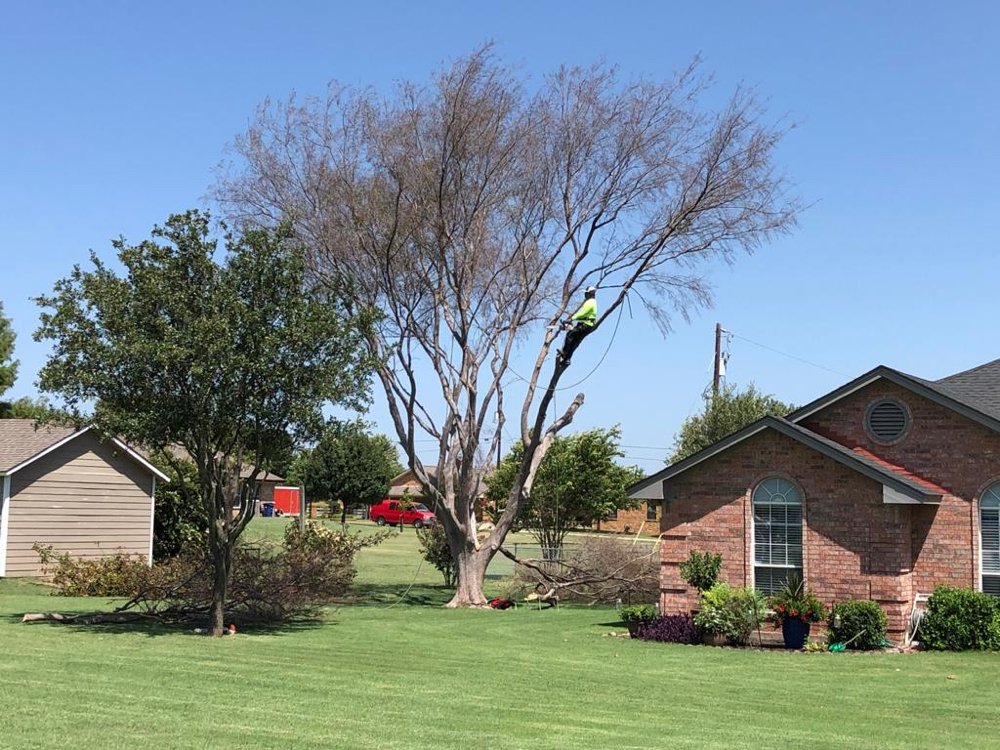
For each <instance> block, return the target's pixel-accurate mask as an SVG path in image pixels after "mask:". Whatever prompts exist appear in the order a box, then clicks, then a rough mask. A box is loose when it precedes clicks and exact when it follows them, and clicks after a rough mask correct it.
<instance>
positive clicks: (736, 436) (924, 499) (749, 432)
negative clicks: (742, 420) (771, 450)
mask: <svg viewBox="0 0 1000 750" xmlns="http://www.w3.org/2000/svg"><path fill="white" fill-rule="evenodd" d="M766 429H773V430H775V431H776V432H780V433H781V434H782V435H785V436H786V437H790V438H792V439H793V440H796V441H797V442H799V443H802V444H803V445H805V446H807V447H809V448H811V449H813V450H815V451H817V452H819V453H822V454H823V455H825V456H827V457H828V458H831V459H833V460H834V461H837V462H838V463H840V464H842V465H845V466H847V467H848V468H850V469H852V470H854V471H856V472H858V473H859V474H862V475H863V476H866V477H868V478H869V479H872V480H873V481H876V482H878V483H879V484H881V485H882V486H883V487H889V488H891V489H892V490H893V491H894V492H896V493H898V494H899V495H901V496H903V497H907V498H910V499H911V500H912V501H913V502H916V503H933V502H936V501H940V497H941V496H940V495H939V494H937V493H934V492H932V491H930V490H922V489H918V488H916V487H913V486H911V485H909V484H907V483H906V482H903V481H902V480H900V479H898V478H897V477H894V476H893V475H892V474H890V473H888V472H886V471H881V470H879V469H877V468H875V467H873V466H870V465H869V464H867V463H866V462H864V461H862V460H861V459H860V458H858V457H856V456H854V455H853V454H851V453H849V452H847V451H846V450H845V451H839V450H836V449H834V448H832V447H831V446H829V445H827V444H826V443H824V442H823V441H822V440H821V439H820V438H819V437H818V436H815V435H813V434H812V433H811V432H809V431H808V430H806V429H805V428H804V427H799V426H798V425H796V424H794V423H792V422H790V421H788V420H785V419H781V418H779V417H772V416H766V417H763V418H761V419H759V420H757V421H756V422H754V423H753V424H751V425H749V426H748V427H745V428H744V429H742V430H740V431H739V432H736V433H733V434H732V435H730V436H729V437H728V438H723V439H722V440H720V441H719V442H717V443H715V444H713V445H710V446H708V447H707V448H705V449H703V450H701V451H699V452H698V453H695V454H694V455H691V456H688V457H687V458H685V459H684V460H683V461H678V462H677V463H676V464H673V465H671V466H668V467H667V468H666V469H663V470H661V471H659V472H657V473H656V474H653V475H652V476H649V477H646V479H644V480H642V481H641V482H637V483H636V484H634V485H632V486H631V487H629V488H628V490H627V494H628V497H630V498H635V499H657V500H662V499H663V482H665V481H667V480H668V479H672V478H674V477H676V476H679V475H680V474H683V473H684V472H685V471H687V470H688V469H691V468H693V467H694V466H697V465H698V464H700V463H702V462H704V461H707V460H708V459H710V458H712V457H713V456H715V455H717V454H719V453H722V452H723V451H725V450H728V449H729V448H731V447H732V446H734V445H736V444H737V443H741V442H743V441H744V440H746V439H747V438H749V437H751V436H753V435H755V434H757V433H758V432H761V431H763V430H766ZM653 485H658V489H659V492H658V493H656V495H655V497H651V495H652V494H653V492H654V491H651V490H650V489H649V488H650V487H651V486H653ZM643 492H645V493H647V494H639V493H643Z"/></svg>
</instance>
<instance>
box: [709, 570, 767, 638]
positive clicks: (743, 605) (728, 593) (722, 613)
mask: <svg viewBox="0 0 1000 750" xmlns="http://www.w3.org/2000/svg"><path fill="white" fill-rule="evenodd" d="M766 613H767V603H766V601H765V599H764V595H763V594H761V593H760V592H759V591H757V590H756V589H752V588H751V589H743V588H731V587H730V586H729V584H727V583H717V584H715V585H714V586H712V588H710V589H709V590H708V591H705V592H703V593H702V595H701V610H700V611H699V612H698V614H697V615H695V618H694V621H695V624H696V625H697V626H698V628H699V629H700V630H701V631H702V632H705V633H714V634H717V635H721V636H723V637H724V638H725V639H726V643H728V644H729V645H730V646H745V645H746V644H747V643H749V642H750V636H751V634H752V633H753V632H754V631H755V630H760V626H761V625H762V624H763V622H764V617H765V615H766Z"/></svg>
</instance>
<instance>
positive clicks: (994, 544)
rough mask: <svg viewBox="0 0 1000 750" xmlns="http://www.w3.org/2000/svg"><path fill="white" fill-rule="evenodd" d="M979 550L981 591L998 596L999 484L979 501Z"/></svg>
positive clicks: (989, 489)
mask: <svg viewBox="0 0 1000 750" xmlns="http://www.w3.org/2000/svg"><path fill="white" fill-rule="evenodd" d="M979 542H980V544H979V549H980V550H981V551H982V552H981V554H982V561H983V562H982V576H983V578H982V582H981V583H982V589H983V591H985V592H986V593H987V594H993V595H994V596H1000V482H997V483H996V484H993V485H990V486H989V487H987V488H986V492H984V493H983V496H982V497H981V498H980V499H979Z"/></svg>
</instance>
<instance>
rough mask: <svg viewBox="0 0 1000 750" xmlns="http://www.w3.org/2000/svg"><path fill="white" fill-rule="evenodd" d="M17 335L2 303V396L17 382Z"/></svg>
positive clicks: (0, 368) (0, 343)
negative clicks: (15, 347) (15, 350)
mask: <svg viewBox="0 0 1000 750" xmlns="http://www.w3.org/2000/svg"><path fill="white" fill-rule="evenodd" d="M15 339H17V334H15V333H14V328H13V326H12V325H11V321H10V318H5V317H4V315H3V303H2V302H0V395H2V394H3V393H4V392H6V391H8V390H10V388H11V387H12V386H13V385H14V381H15V380H17V366H18V361H17V360H16V359H14V341H15Z"/></svg>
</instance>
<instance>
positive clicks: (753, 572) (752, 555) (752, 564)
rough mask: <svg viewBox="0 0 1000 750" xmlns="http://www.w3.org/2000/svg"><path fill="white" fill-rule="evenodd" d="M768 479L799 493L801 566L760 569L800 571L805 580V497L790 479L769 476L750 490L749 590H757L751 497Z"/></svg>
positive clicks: (753, 515)
mask: <svg viewBox="0 0 1000 750" xmlns="http://www.w3.org/2000/svg"><path fill="white" fill-rule="evenodd" d="M769 479H781V480H782V481H785V482H788V483H789V484H790V485H792V486H793V487H794V488H795V491H796V492H798V493H799V499H800V502H799V508H800V509H801V510H800V513H799V515H800V517H801V521H800V523H801V526H802V564H801V565H787V564H786V565H778V564H775V563H769V564H767V565H764V564H761V565H760V567H762V568H783V569H785V570H801V571H802V580H803V581H804V580H805V578H806V514H805V512H804V511H805V505H806V499H805V495H804V494H803V492H802V490H801V488H800V487H799V486H798V485H797V484H795V483H794V482H792V481H791V480H790V479H785V477H782V476H777V475H771V476H767V477H764V478H763V479H761V480H760V481H759V482H757V484H755V485H754V486H753V487H752V488H751V489H750V565H749V568H750V588H753V589H755V588H757V514H756V513H755V512H754V501H753V496H754V493H756V491H757V488H758V487H760V486H761V485H762V484H763V483H764V482H766V481H767V480H769ZM784 505H788V503H784Z"/></svg>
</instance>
